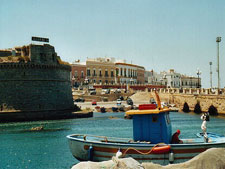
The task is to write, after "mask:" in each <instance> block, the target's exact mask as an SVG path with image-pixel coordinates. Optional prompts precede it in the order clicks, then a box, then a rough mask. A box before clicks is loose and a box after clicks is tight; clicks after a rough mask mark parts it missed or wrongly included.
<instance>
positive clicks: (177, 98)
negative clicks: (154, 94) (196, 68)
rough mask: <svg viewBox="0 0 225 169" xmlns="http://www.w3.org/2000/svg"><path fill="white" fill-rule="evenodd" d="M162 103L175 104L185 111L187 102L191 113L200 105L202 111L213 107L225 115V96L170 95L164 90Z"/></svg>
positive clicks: (160, 93) (162, 91)
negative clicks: (184, 107)
mask: <svg viewBox="0 0 225 169" xmlns="http://www.w3.org/2000/svg"><path fill="white" fill-rule="evenodd" d="M159 96H160V98H161V101H164V102H168V103H173V104H175V106H176V107H178V108H179V109H180V110H182V109H183V106H184V103H185V102H186V103H187V104H188V106H189V108H190V110H191V111H193V110H194V107H195V105H196V104H197V103H199V104H200V106H201V110H202V111H204V112H207V111H208V109H209V107H210V106H211V105H213V106H214V107H215V108H216V109H217V111H218V113H219V114H222V115H225V106H224V105H225V95H210V94H193V93H172V92H170V93H168V92H164V90H161V91H159Z"/></svg>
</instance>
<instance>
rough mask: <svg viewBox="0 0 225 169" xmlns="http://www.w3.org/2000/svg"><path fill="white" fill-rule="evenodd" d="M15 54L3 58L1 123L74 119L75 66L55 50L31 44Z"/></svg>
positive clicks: (0, 63) (0, 84) (0, 62)
mask: <svg viewBox="0 0 225 169" xmlns="http://www.w3.org/2000/svg"><path fill="white" fill-rule="evenodd" d="M11 51H12V56H5V57H0V70H1V71H0V121H17V120H38V119H55V118H66V117H68V116H70V115H71V112H72V111H75V110H74V104H73V99H72V92H71V83H70V70H71V67H70V66H69V65H66V64H63V62H62V61H61V59H60V57H59V56H57V53H56V52H55V50H54V47H53V46H50V45H47V44H44V45H28V46H23V47H16V48H14V49H12V50H11ZM4 52H5V51H3V52H2V53H4ZM0 53H1V51H0ZM0 56H1V54H0ZM6 57H7V58H6ZM9 57H11V58H9Z"/></svg>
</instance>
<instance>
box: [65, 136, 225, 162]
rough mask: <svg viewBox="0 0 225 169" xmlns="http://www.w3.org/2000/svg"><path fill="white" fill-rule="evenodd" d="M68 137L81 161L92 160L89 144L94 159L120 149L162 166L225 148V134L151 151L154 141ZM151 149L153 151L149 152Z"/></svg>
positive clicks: (101, 159)
mask: <svg viewBox="0 0 225 169" xmlns="http://www.w3.org/2000/svg"><path fill="white" fill-rule="evenodd" d="M67 138H68V140H69V147H70V150H71V152H72V154H73V156H74V157H75V158H76V159H78V160H80V161H87V160H90V150H89V148H90V147H92V151H93V152H92V155H91V156H92V157H91V158H92V159H91V160H92V161H105V160H110V159H111V158H112V157H113V156H115V155H116V153H117V152H118V150H120V151H121V152H122V153H123V154H124V153H125V152H126V154H125V156H124V157H132V158H134V159H135V160H137V161H139V162H153V163H158V164H162V165H166V164H169V163H180V162H184V161H187V160H189V159H191V158H193V157H195V156H196V155H198V154H200V153H201V152H204V151H205V150H207V149H209V148H225V137H221V138H219V139H217V141H215V140H210V141H209V143H204V142H203V140H202V139H199V138H198V139H186V140H185V139H183V141H184V144H167V145H165V144H164V145H163V146H160V149H161V148H162V149H163V148H164V146H167V147H170V149H169V150H168V151H167V150H166V151H165V152H163V151H162V152H160V151H151V150H154V148H155V147H156V145H155V144H148V143H137V142H135V143H133V142H132V143H130V142H129V141H128V139H127V140H125V139H124V140H122V141H121V139H120V141H118V142H116V141H115V140H116V138H113V139H112V138H107V139H106V137H100V138H99V137H98V138H97V137H93V136H91V137H90V139H89V137H88V136H84V135H69V136H67ZM94 138H95V139H94ZM96 138H97V139H96ZM165 148H166V147H165ZM128 149H129V150H128ZM136 150H138V151H136ZM150 151H151V152H150ZM148 152H150V153H149V154H146V153H148Z"/></svg>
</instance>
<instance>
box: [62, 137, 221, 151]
mask: <svg viewBox="0 0 225 169" xmlns="http://www.w3.org/2000/svg"><path fill="white" fill-rule="evenodd" d="M73 136H85V135H83V134H71V135H68V136H66V137H67V138H68V139H69V140H73V141H79V142H83V143H87V144H98V145H111V146H137V147H140V148H141V147H143V148H145V147H154V146H155V145H156V144H151V143H144V142H130V143H129V142H124V143H121V142H118V143H115V142H110V141H109V142H101V141H100V140H99V141H96V140H88V139H87V140H84V138H75V137H73ZM89 136H90V135H89ZM92 137H93V135H92ZM97 137H98V136H97ZM103 137H104V136H103ZM107 138H117V137H107ZM224 138H225V137H224ZM118 139H120V138H118ZM183 140H189V139H183ZM158 144H159V145H161V146H163V145H170V146H171V148H172V147H182V148H183V147H191V146H211V145H220V144H221V145H223V144H225V142H222V141H220V142H209V143H205V142H199V143H196V142H195V143H191V142H190V143H183V144H166V143H158Z"/></svg>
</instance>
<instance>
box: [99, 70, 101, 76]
mask: <svg viewBox="0 0 225 169" xmlns="http://www.w3.org/2000/svg"><path fill="white" fill-rule="evenodd" d="M99 77H102V70H101V69H99Z"/></svg>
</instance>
